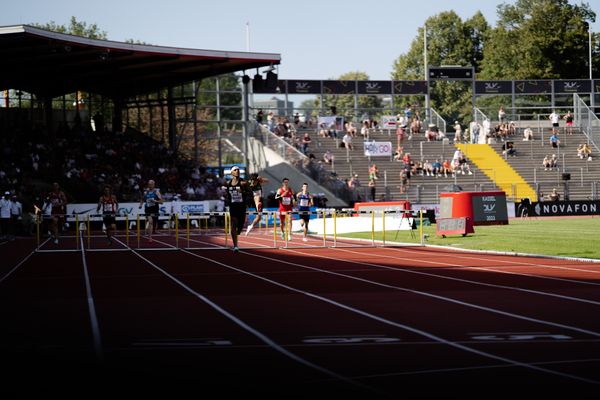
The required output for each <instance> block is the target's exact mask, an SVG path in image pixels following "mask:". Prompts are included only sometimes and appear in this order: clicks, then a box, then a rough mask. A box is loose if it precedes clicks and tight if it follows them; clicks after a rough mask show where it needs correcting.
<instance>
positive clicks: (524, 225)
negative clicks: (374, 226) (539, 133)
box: [343, 217, 600, 259]
mask: <svg viewBox="0 0 600 400" xmlns="http://www.w3.org/2000/svg"><path fill="white" fill-rule="evenodd" d="M435 229H436V226H435V225H431V226H423V232H424V233H426V234H428V235H429V238H428V240H427V242H426V243H427V244H432V245H442V246H453V247H456V248H459V249H475V250H496V251H507V252H520V253H529V254H546V255H556V256H568V257H582V258H595V259H600V237H598V235H590V234H589V232H594V231H595V229H597V219H596V218H591V217H590V218H561V219H555V218H547V219H546V218H538V219H533V218H532V219H511V220H510V221H509V224H508V225H489V226H476V227H475V233H474V234H469V235H468V236H466V237H462V236H461V235H448V236H447V237H446V238H442V237H441V236H436V234H435V233H436V231H435ZM415 232H416V233H417V234H416V235H414V236H415V237H414V238H413V237H412V235H411V232H410V231H395V230H389V231H386V242H388V243H389V242H392V241H394V240H397V241H398V242H404V243H418V242H419V241H420V239H419V234H418V232H419V230H418V229H417V230H416V231H413V233H415ZM343 236H350V237H360V238H364V239H371V232H361V233H354V234H347V235H343ZM516 238H527V240H517V239H516ZM381 239H382V233H381V232H375V240H381ZM557 243H560V246H557ZM594 243H595V244H594Z"/></svg>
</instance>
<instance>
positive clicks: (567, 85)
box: [554, 79, 592, 93]
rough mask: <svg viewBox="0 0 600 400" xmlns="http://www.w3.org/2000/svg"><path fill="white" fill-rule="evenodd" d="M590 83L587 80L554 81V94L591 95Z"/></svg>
mask: <svg viewBox="0 0 600 400" xmlns="http://www.w3.org/2000/svg"><path fill="white" fill-rule="evenodd" d="M591 92H592V81H590V80H587V79H579V80H578V79H570V80H567V79H563V80H557V81H554V93H591Z"/></svg>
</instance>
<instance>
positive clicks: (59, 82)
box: [0, 25, 281, 97]
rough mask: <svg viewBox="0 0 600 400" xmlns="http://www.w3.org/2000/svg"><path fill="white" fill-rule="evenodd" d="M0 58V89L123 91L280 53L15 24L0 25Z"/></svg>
mask: <svg viewBox="0 0 600 400" xmlns="http://www.w3.org/2000/svg"><path fill="white" fill-rule="evenodd" d="M0 59H1V60H2V62H0V90H3V89H20V90H24V91H26V92H30V93H35V94H38V95H50V96H52V97H56V96H60V95H63V94H66V93H73V92H75V91H76V90H82V91H88V92H92V93H97V94H103V95H106V96H111V97H128V96H132V95H135V94H142V93H149V92H152V91H155V90H158V89H161V88H165V87H167V86H171V85H176V84H181V83H185V82H189V81H192V80H198V79H202V78H206V77H209V76H215V75H221V74H224V73H228V72H234V71H241V70H245V69H253V68H258V67H264V66H269V65H273V64H279V63H280V62H281V55H279V54H272V53H247V52H231V51H216V50H199V49H186V48H178V47H165V46H151V45H145V44H132V43H124V42H114V41H109V40H98V39H88V38H84V37H79V36H73V35H67V34H63V33H57V32H50V31H46V30H43V29H39V28H35V27H32V26H28V25H16V26H5V27H0Z"/></svg>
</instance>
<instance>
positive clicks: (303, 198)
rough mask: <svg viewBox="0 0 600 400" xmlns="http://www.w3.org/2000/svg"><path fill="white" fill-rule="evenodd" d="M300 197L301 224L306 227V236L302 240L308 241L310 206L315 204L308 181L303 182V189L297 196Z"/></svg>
mask: <svg viewBox="0 0 600 400" xmlns="http://www.w3.org/2000/svg"><path fill="white" fill-rule="evenodd" d="M296 198H297V199H298V213H299V214H300V224H301V225H302V228H304V237H303V238H302V240H303V241H304V242H307V241H308V239H307V237H308V221H309V220H310V207H312V205H313V197H312V194H310V193H308V183H306V182H305V183H303V184H302V191H301V192H300V193H298V195H297V196H296Z"/></svg>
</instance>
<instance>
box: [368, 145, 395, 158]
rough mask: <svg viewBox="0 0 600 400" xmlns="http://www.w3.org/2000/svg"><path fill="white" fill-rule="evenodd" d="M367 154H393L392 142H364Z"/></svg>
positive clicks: (389, 155) (369, 155)
mask: <svg viewBox="0 0 600 400" xmlns="http://www.w3.org/2000/svg"><path fill="white" fill-rule="evenodd" d="M363 145H364V148H365V156H368V157H378V156H388V157H391V155H392V149H393V147H392V142H364V143H363Z"/></svg>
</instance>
